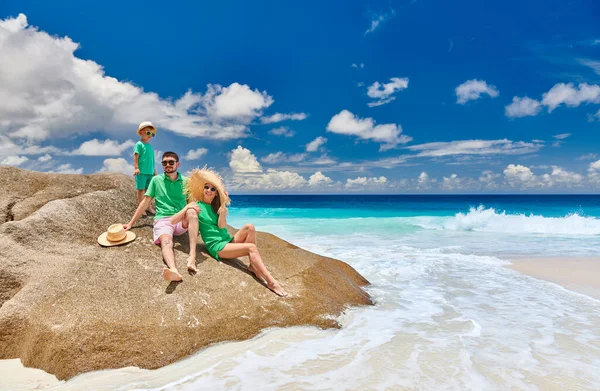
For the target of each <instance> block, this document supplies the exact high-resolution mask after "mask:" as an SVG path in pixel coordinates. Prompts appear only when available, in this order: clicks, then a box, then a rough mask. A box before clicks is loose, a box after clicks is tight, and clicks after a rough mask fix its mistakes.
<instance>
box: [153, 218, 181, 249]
mask: <svg viewBox="0 0 600 391" xmlns="http://www.w3.org/2000/svg"><path fill="white" fill-rule="evenodd" d="M186 232H187V228H183V226H182V225H181V221H180V222H179V223H177V224H175V225H173V224H171V218H170V217H165V218H162V219H158V220H155V221H154V228H153V229H152V233H153V234H154V244H160V239H159V238H160V235H164V234H168V235H171V237H173V236H179V235H182V234H184V233H186Z"/></svg>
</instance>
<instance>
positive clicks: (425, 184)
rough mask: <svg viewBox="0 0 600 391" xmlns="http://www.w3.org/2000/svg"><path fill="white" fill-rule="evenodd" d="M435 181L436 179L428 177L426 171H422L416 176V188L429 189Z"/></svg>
mask: <svg viewBox="0 0 600 391" xmlns="http://www.w3.org/2000/svg"><path fill="white" fill-rule="evenodd" d="M435 182H437V179H433V178H430V177H429V174H427V172H425V171H423V172H421V173H420V174H419V177H418V178H417V188H418V189H429V188H430V187H431V185H432V184H433V183H435Z"/></svg>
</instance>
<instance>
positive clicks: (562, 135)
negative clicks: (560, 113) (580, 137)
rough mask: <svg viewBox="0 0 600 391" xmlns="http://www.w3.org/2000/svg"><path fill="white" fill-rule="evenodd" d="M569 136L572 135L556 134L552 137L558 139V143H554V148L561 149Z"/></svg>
mask: <svg viewBox="0 0 600 391" xmlns="http://www.w3.org/2000/svg"><path fill="white" fill-rule="evenodd" d="M569 136H571V133H561V134H555V135H554V136H552V137H554V138H555V139H556V141H555V142H553V143H552V146H553V147H560V146H561V145H562V144H564V141H563V140H565V139H566V138H568V137H569Z"/></svg>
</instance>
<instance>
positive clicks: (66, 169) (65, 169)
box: [48, 163, 83, 174]
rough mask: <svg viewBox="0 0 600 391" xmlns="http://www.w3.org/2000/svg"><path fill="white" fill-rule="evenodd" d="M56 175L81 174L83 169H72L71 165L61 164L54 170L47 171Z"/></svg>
mask: <svg viewBox="0 0 600 391" xmlns="http://www.w3.org/2000/svg"><path fill="white" fill-rule="evenodd" d="M48 172H51V173H56V174H83V168H77V169H75V168H73V166H71V163H66V164H61V165H60V166H58V167H57V168H56V170H52V171H48Z"/></svg>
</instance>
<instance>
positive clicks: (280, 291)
mask: <svg viewBox="0 0 600 391" xmlns="http://www.w3.org/2000/svg"><path fill="white" fill-rule="evenodd" d="M267 286H268V287H269V289H270V290H272V291H273V292H275V293H276V294H278V295H279V296H281V297H286V296H287V295H288V293H287V292H286V291H285V290H284V289H283V287H282V286H281V285H280V284H279V283H278V282H277V281H274V282H272V283H270V284H267Z"/></svg>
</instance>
